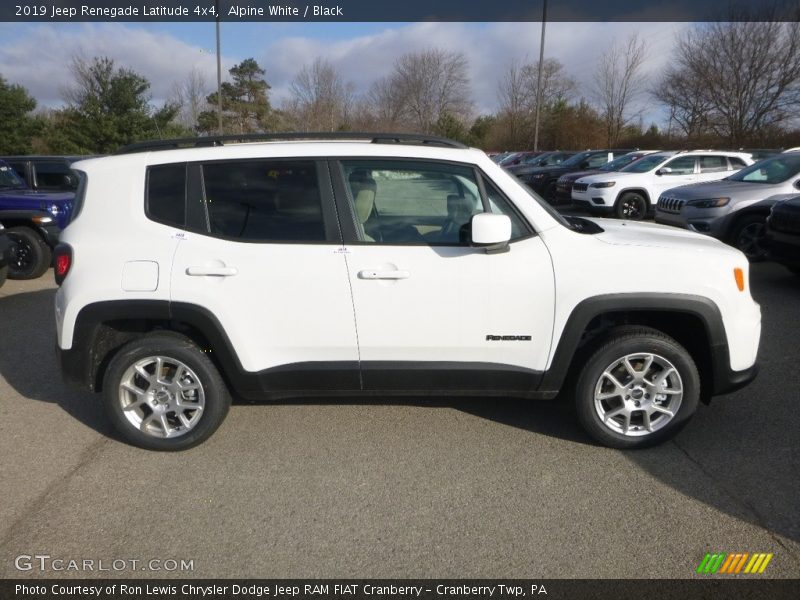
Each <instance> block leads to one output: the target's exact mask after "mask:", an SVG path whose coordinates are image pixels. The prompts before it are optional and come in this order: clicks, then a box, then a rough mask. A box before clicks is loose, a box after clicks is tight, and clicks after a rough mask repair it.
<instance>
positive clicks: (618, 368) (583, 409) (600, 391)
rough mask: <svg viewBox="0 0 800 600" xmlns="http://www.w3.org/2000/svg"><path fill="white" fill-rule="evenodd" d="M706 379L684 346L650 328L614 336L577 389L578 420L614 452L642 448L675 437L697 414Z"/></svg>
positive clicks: (599, 351)
mask: <svg viewBox="0 0 800 600" xmlns="http://www.w3.org/2000/svg"><path fill="white" fill-rule="evenodd" d="M699 398H700V376H699V374H698V372H697V367H696V365H695V363H694V361H693V360H692V357H691V356H690V355H689V353H688V352H687V351H686V349H685V348H683V347H682V346H681V345H680V344H678V342H676V341H675V340H674V339H672V338H671V337H669V336H667V335H664V334H663V333H661V332H659V331H656V330H654V329H649V328H625V329H620V330H617V332H612V333H611V335H610V337H609V338H608V341H607V342H606V343H605V344H603V345H602V346H601V347H600V348H598V349H597V350H596V351H595V352H594V354H593V355H592V356H591V357H590V358H589V360H588V361H587V362H586V364H585V366H584V367H583V370H582V371H581V373H580V376H579V377H578V381H577V384H576V387H575V406H576V409H577V413H578V419H579V420H580V422H581V424H582V425H583V427H584V429H585V430H586V432H587V433H588V434H589V435H590V436H592V437H593V438H594V439H595V440H597V441H598V442H600V443H601V444H603V445H605V446H609V447H611V448H641V447H646V446H652V445H655V444H659V443H661V442H664V441H666V440H668V439H670V438H671V437H673V436H674V435H675V434H676V433H677V432H678V431H680V429H681V428H682V427H683V426H684V425H685V424H686V423H687V422H688V421H689V419H690V418H691V416H692V415H693V414H694V412H695V410H697V404H698V400H699Z"/></svg>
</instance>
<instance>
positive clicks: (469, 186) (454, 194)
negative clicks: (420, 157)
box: [342, 160, 527, 246]
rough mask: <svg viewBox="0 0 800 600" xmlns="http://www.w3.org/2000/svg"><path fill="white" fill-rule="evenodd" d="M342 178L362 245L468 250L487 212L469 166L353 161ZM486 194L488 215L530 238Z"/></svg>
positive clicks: (504, 205) (492, 193)
mask: <svg viewBox="0 0 800 600" xmlns="http://www.w3.org/2000/svg"><path fill="white" fill-rule="evenodd" d="M342 175H343V177H344V181H345V183H346V185H347V188H348V192H349V197H350V202H351V207H352V212H353V214H354V216H355V220H356V229H357V233H358V236H359V240H361V241H364V242H370V243H384V244H412V245H414V244H417V245H418V244H430V245H448V246H458V245H469V243H470V240H471V232H470V222H471V220H472V217H473V215H476V214H478V213H481V212H484V211H485V209H484V202H483V200H482V197H481V191H480V188H479V186H478V183H477V181H476V179H475V171H474V169H473V168H472V167H469V166H461V165H453V164H443V163H436V162H423V161H391V160H389V161H355V160H354V161H344V162H343V163H342ZM484 181H485V182H486V183H488V182H487V181H486V180H484ZM485 189H486V192H487V196H488V198H487V206H488V209H489V210H490V211H491V212H498V213H502V214H507V215H508V216H509V217H511V219H512V225H513V228H514V234H515V236H514V237H519V236H520V235H523V234H524V233H527V228H526V226H525V224H524V221H522V220H521V219H520V218H519V217H518V216H517V215H516V214H515V213H514V212H513V209H512V208H511V207H510V205H509V204H508V201H507V200H505V198H503V197H502V195H501V194H500V193H499V192H498V191H497V190H496V189H495V188H494V186H491V185H488V186H487V187H486V188H485Z"/></svg>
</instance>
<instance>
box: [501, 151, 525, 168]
mask: <svg viewBox="0 0 800 600" xmlns="http://www.w3.org/2000/svg"><path fill="white" fill-rule="evenodd" d="M520 154H522V152H513V153H511V154H509V155H508V156H506V157H505V158H504V159H503V160H501V161H500V162H499V163H498V164H499V165H500V166H505V165H507V164H509V163H511V162H514V161H515V160H516V159H517V158H518V157H519V155H520Z"/></svg>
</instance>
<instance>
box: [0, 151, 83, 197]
mask: <svg viewBox="0 0 800 600" xmlns="http://www.w3.org/2000/svg"><path fill="white" fill-rule="evenodd" d="M85 158H91V157H89V156H0V160H4V161H6V162H7V163H8V164H9V165H10V166H11V168H12V169H14V170H15V171H16V172H17V175H19V176H20V177H22V179H24V180H25V183H27V184H28V187H29V188H30V189H32V190H37V191H39V190H40V191H52V192H64V191H67V192H74V191H75V190H76V189H78V176H77V175H76V174H75V171H73V170H72V163H74V162H77V161H79V160H83V159H85Z"/></svg>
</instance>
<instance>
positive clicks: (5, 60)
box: [0, 23, 232, 107]
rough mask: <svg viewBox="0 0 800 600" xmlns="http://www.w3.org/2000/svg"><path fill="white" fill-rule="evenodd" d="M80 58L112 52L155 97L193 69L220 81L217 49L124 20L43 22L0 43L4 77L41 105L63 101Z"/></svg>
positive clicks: (163, 95) (162, 96)
mask: <svg viewBox="0 0 800 600" xmlns="http://www.w3.org/2000/svg"><path fill="white" fill-rule="evenodd" d="M78 56H81V57H85V58H89V59H91V58H92V57H95V56H108V57H110V58H113V59H114V60H115V61H116V63H117V64H118V65H119V66H124V67H127V68H130V69H133V70H134V71H136V72H137V73H140V74H141V75H144V76H145V77H147V78H148V79H149V81H150V86H151V87H150V93H151V94H152V96H153V98H154V100H156V101H163V100H164V99H165V98H168V97H169V96H170V95H171V88H172V86H173V85H174V83H175V82H177V81H180V80H182V79H183V78H185V77H186V74H187V73H188V71H190V70H191V69H192V68H193V67H196V68H197V69H198V70H200V71H201V72H202V73H203V74H204V75H205V76H206V78H207V80H208V83H209V85H212V82H214V81H216V58H215V56H214V54H213V53H210V52H209V51H208V50H206V49H203V48H200V47H199V46H192V45H189V44H187V43H185V42H182V41H180V40H178V39H176V38H175V37H172V36H170V35H166V34H163V33H157V32H153V31H148V30H146V29H142V28H137V27H133V26H128V25H122V24H115V23H108V24H90V23H84V24H80V25H78V26H65V25H55V26H54V25H50V26H40V27H36V28H32V29H31V30H30V32H29V34H28V35H26V36H25V37H24V38H21V39H19V40H17V41H15V42H14V43H10V44H9V43H6V44H5V45H3V46H0V64H2V65H3V67H2V75H3V76H4V77H5V78H6V79H7V80H8V81H11V82H13V83H18V84H21V85H23V86H25V87H26V88H27V89H28V91H29V92H30V93H31V94H32V95H33V96H34V97H35V98H36V99H37V100H38V101H39V103H40V105H43V106H51V107H52V106H58V105H60V104H62V102H63V101H62V98H61V96H62V94H61V92H62V90H63V89H64V87H65V86H68V85H69V84H70V81H71V73H70V63H71V61H72V59H73V58H74V57H78ZM231 64H232V63H231ZM229 66H230V65H229Z"/></svg>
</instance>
